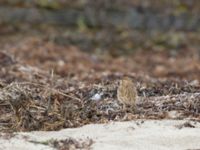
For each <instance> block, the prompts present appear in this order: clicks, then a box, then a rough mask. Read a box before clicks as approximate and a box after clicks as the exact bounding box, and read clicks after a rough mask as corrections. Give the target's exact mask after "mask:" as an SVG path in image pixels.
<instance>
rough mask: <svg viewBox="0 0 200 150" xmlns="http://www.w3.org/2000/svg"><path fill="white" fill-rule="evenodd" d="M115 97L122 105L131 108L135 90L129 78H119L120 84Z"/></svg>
mask: <svg viewBox="0 0 200 150" xmlns="http://www.w3.org/2000/svg"><path fill="white" fill-rule="evenodd" d="M117 98H118V100H119V102H121V103H122V104H123V105H125V106H130V107H133V108H134V107H135V101H136V98H137V90H136V87H135V85H134V83H133V82H132V80H131V79H130V78H128V77H125V78H123V79H122V80H120V85H119V87H118V90H117Z"/></svg>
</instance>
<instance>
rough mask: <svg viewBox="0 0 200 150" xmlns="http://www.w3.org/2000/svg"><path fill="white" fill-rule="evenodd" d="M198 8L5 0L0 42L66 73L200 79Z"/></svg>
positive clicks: (169, 3) (153, 0)
mask: <svg viewBox="0 0 200 150" xmlns="http://www.w3.org/2000/svg"><path fill="white" fill-rule="evenodd" d="M199 8H200V1H199V0H143V1H140V0H95V1H94V0H26V1H24V0H1V1H0V35H1V36H0V49H1V50H2V51H4V52H6V53H9V54H12V56H13V57H14V58H16V60H18V61H20V62H24V63H25V64H29V65H34V66H37V67H39V68H42V69H43V68H45V69H47V70H48V69H50V68H53V69H54V70H55V71H56V73H58V74H59V75H61V76H66V75H68V74H69V72H70V73H71V74H75V73H80V72H84V71H85V72H98V71H99V72H102V71H105V70H108V71H114V72H121V73H139V74H145V73H146V74H148V75H151V76H155V77H180V78H186V79H192V80H194V79H199V75H200V66H199V62H200V36H199V35H200V34H199V33H200V16H199V13H200V9H199ZM108 64H109V65H108Z"/></svg>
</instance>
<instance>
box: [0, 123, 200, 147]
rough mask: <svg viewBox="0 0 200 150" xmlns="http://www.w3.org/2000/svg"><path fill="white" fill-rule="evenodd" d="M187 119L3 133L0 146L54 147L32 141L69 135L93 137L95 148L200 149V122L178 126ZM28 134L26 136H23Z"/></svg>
mask: <svg viewBox="0 0 200 150" xmlns="http://www.w3.org/2000/svg"><path fill="white" fill-rule="evenodd" d="M185 122H186V121H174V120H161V121H155V120H149V121H145V122H144V123H141V120H137V121H129V122H112V123H109V124H95V125H94V124H92V125H86V126H83V127H81V128H75V129H64V130H60V131H56V132H54V131H53V132H29V133H17V134H18V135H17V136H14V137H13V138H11V139H9V140H6V139H4V138H3V137H0V150H1V149H3V150H11V149H14V150H27V149H28V150H51V149H53V148H51V147H49V146H46V145H43V144H34V143H31V142H29V140H33V141H47V140H50V139H58V140H59V139H66V138H68V137H72V138H81V139H83V140H84V139H87V138H91V139H93V141H94V143H93V144H92V149H94V150H122V149H123V150H129V149H130V150H132V149H135V150H148V149H150V150H152V149H153V150H169V149H170V150H179V149H180V150H186V149H200V123H194V122H191V124H193V125H194V126H195V128H189V127H183V128H181V129H179V128H177V127H176V126H177V125H181V124H183V123H185ZM24 136H25V137H27V138H24Z"/></svg>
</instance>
